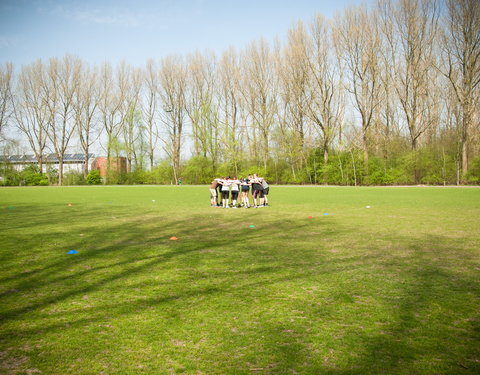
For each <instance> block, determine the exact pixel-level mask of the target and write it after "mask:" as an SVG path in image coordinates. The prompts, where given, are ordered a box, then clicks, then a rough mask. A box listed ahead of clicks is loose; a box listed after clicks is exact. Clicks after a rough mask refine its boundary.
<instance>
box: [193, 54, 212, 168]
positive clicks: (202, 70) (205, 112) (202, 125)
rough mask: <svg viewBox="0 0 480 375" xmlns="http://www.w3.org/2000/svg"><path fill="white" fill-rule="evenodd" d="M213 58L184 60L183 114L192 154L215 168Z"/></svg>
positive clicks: (210, 56) (207, 55) (204, 56)
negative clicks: (204, 159)
mask: <svg viewBox="0 0 480 375" xmlns="http://www.w3.org/2000/svg"><path fill="white" fill-rule="evenodd" d="M215 68H216V61H215V55H213V54H212V53H205V54H201V53H199V52H196V53H194V54H192V55H190V56H189V57H188V95H187V99H186V111H187V114H188V118H189V120H190V123H191V125H192V137H193V152H194V155H196V156H203V157H206V158H207V157H208V158H209V159H210V160H211V163H212V168H213V170H216V168H217V164H218V154H219V150H218V113H217V111H216V105H215V102H214V99H215V97H214V93H215V92H214V88H215V83H216V81H215V78H216V77H215V73H216V70H215Z"/></svg>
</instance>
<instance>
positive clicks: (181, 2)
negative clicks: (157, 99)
mask: <svg viewBox="0 0 480 375" xmlns="http://www.w3.org/2000/svg"><path fill="white" fill-rule="evenodd" d="M361 2H362V1H361V0H336V1H313V0H276V1H274V0H257V1H255V0H236V1H234V0H223V1H220V0H178V1H175V0H157V1H148V0H129V1H125V0H97V1H94V0H82V1H80V0H64V1H60V0H44V1H41V0H0V63H4V62H7V61H9V62H13V63H14V65H15V66H17V67H18V66H21V65H23V64H28V63H31V62H33V61H35V60H36V59H38V58H41V59H48V58H50V57H52V56H58V57H60V56H63V55H64V54H66V53H70V54H75V55H78V56H79V57H81V58H82V59H83V60H85V61H87V62H90V63H101V62H103V61H110V62H112V63H116V62H118V61H120V60H122V59H124V60H125V61H126V62H128V63H131V64H134V65H143V64H144V63H145V62H146V60H147V59H148V58H154V59H159V58H161V57H163V56H166V55H169V54H175V53H181V54H188V53H190V52H194V51H195V50H200V51H203V50H207V49H208V50H212V51H214V52H216V53H221V52H222V51H224V50H226V49H227V48H228V47H229V46H234V47H235V48H237V49H241V48H243V47H244V46H246V45H247V44H248V43H249V42H251V41H253V40H257V39H260V38H262V37H263V38H265V39H267V40H269V41H271V40H273V39H274V38H275V37H277V36H278V37H279V38H280V40H283V39H284V38H285V35H286V33H287V30H288V28H289V27H290V26H291V25H292V24H293V23H294V22H295V21H296V20H298V19H302V20H304V21H306V22H308V21H310V19H311V18H312V16H313V15H314V14H315V13H316V12H319V13H321V14H323V15H325V16H326V17H329V18H330V17H332V16H333V15H334V14H335V12H336V11H341V10H342V9H343V8H344V7H345V6H347V5H350V4H351V5H354V4H360V3H361ZM363 2H365V1H363ZM369 2H371V1H367V3H369Z"/></svg>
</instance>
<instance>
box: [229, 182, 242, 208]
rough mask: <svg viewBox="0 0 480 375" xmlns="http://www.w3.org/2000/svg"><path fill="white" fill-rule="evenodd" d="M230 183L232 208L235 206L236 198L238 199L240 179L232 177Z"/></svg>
mask: <svg viewBox="0 0 480 375" xmlns="http://www.w3.org/2000/svg"><path fill="white" fill-rule="evenodd" d="M230 183H231V186H232V208H237V199H238V192H239V188H240V181H239V180H237V177H233V179H232V181H231V182H230Z"/></svg>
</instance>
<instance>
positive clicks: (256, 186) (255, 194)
mask: <svg viewBox="0 0 480 375" xmlns="http://www.w3.org/2000/svg"><path fill="white" fill-rule="evenodd" d="M251 182H252V198H253V208H257V207H260V206H259V205H257V198H260V196H261V195H262V196H263V188H262V184H261V183H260V179H259V178H258V177H257V175H256V174H254V175H253V179H252V181H251Z"/></svg>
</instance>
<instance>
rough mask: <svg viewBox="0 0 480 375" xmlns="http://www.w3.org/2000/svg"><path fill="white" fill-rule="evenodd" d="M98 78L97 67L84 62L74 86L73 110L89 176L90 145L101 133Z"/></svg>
mask: <svg viewBox="0 0 480 375" xmlns="http://www.w3.org/2000/svg"><path fill="white" fill-rule="evenodd" d="M98 78H99V72H98V69H97V67H89V66H87V65H85V64H82V66H81V70H80V73H79V80H78V83H77V84H76V87H75V88H74V90H75V94H74V98H73V111H74V116H75V125H76V129H77V133H78V138H79V140H80V145H81V147H82V150H83V154H84V157H85V165H84V167H83V175H84V176H85V177H87V175H88V171H89V165H88V155H89V152H90V147H91V146H92V145H93V143H94V142H95V141H96V140H97V139H98V135H99V134H98V133H99V129H98V127H97V123H98V122H97V117H98V106H99V103H100V101H101V100H102V98H101V90H100V85H99V83H98ZM96 133H97V134H96Z"/></svg>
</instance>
